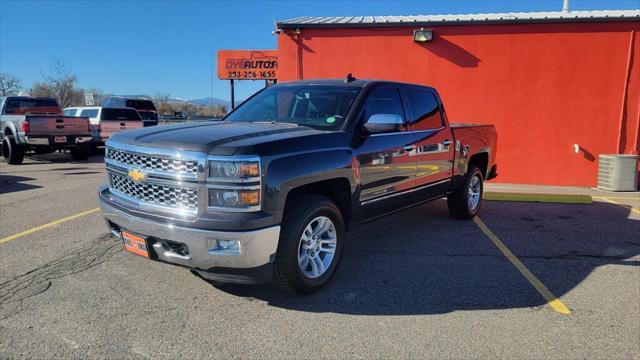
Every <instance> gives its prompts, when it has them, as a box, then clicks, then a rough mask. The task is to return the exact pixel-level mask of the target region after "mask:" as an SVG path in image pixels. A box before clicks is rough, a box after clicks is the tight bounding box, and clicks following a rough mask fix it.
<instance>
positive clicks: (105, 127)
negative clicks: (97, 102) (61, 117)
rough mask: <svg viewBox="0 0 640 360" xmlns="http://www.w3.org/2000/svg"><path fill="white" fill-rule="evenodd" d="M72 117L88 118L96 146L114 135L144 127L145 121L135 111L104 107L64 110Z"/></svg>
mask: <svg viewBox="0 0 640 360" xmlns="http://www.w3.org/2000/svg"><path fill="white" fill-rule="evenodd" d="M64 111H65V114H73V115H70V116H82V117H88V118H89V121H90V122H91V130H92V132H91V134H92V136H93V142H94V144H97V145H101V144H104V142H105V141H107V139H109V137H110V136H111V135H113V134H114V133H117V132H120V131H126V130H131V129H139V128H142V127H144V125H143V120H142V118H141V117H140V113H138V112H137V111H136V110H135V109H129V108H104V107H102V106H90V107H89V106H87V107H71V108H65V109H64Z"/></svg>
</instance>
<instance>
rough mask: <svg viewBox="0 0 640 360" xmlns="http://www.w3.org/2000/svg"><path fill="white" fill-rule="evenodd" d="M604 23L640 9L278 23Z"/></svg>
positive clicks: (287, 24) (639, 16)
mask: <svg viewBox="0 0 640 360" xmlns="http://www.w3.org/2000/svg"><path fill="white" fill-rule="evenodd" d="M603 21H640V9H637V10H592V11H569V12H563V11H551V12H516V13H493V14H458V15H454V14H448V15H414V16H325V17H319V16H301V17H297V18H293V19H288V20H280V21H277V22H276V23H277V26H278V28H280V29H292V28H317V27H333V28H335V27H378V26H415V25H418V26H420V25H425V26H427V25H462V24H475V23H491V24H504V23H545V22H603Z"/></svg>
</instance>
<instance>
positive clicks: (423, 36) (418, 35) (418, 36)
mask: <svg viewBox="0 0 640 360" xmlns="http://www.w3.org/2000/svg"><path fill="white" fill-rule="evenodd" d="M431 40H433V30H430V29H427V30H425V29H420V30H413V41H415V42H427V41H431Z"/></svg>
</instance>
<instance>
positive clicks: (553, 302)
mask: <svg viewBox="0 0 640 360" xmlns="http://www.w3.org/2000/svg"><path fill="white" fill-rule="evenodd" d="M473 222H475V223H476V225H478V227H479V228H480V230H482V232H483V233H484V234H485V235H486V236H487V237H488V238H489V239H490V240H491V241H492V242H493V244H494V245H495V246H496V247H497V248H498V250H500V252H501V253H502V255H504V256H505V257H506V258H507V259H508V260H509V261H510V262H511V263H512V264H513V266H515V267H516V269H518V271H520V273H521V274H522V275H523V276H524V277H525V278H526V279H527V281H529V283H530V284H531V285H532V286H533V287H534V288H535V289H536V290H537V291H538V292H539V293H540V295H542V297H544V298H545V299H546V300H547V305H549V306H550V307H551V308H552V309H553V310H554V311H557V312H559V313H561V314H565V315H568V314H570V313H571V311H570V310H569V308H568V307H567V306H566V305H565V304H563V303H562V301H560V300H559V299H558V298H557V297H556V296H555V295H553V294H552V293H551V291H549V289H547V287H546V286H544V284H543V283H542V282H541V281H540V280H538V278H537V277H535V275H533V274H532V273H531V271H529V269H527V267H526V266H524V264H523V263H522V262H521V261H520V259H518V258H517V257H516V256H515V255H514V254H513V253H512V252H511V250H509V248H507V246H506V245H505V244H504V243H503V242H502V241H501V240H500V239H499V238H498V237H497V236H496V234H494V233H493V231H491V230H490V229H489V228H488V227H487V225H485V223H484V222H482V220H480V218H479V217H477V216H476V217H475V218H473Z"/></svg>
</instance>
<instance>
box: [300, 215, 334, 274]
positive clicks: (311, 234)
mask: <svg viewBox="0 0 640 360" xmlns="http://www.w3.org/2000/svg"><path fill="white" fill-rule="evenodd" d="M337 238H338V237H337V235H336V226H335V225H334V224H333V221H331V219H329V218H328V217H326V216H318V217H317V218H315V219H313V220H311V222H309V224H307V227H306V228H305V229H304V231H303V232H302V236H301V237H300V243H299V245H298V267H299V268H300V271H302V274H303V275H304V276H306V277H308V278H311V279H314V278H317V277H320V276H322V274H324V273H325V272H326V271H327V269H329V267H330V266H331V263H332V262H333V258H334V255H335V253H336V245H337Z"/></svg>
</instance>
